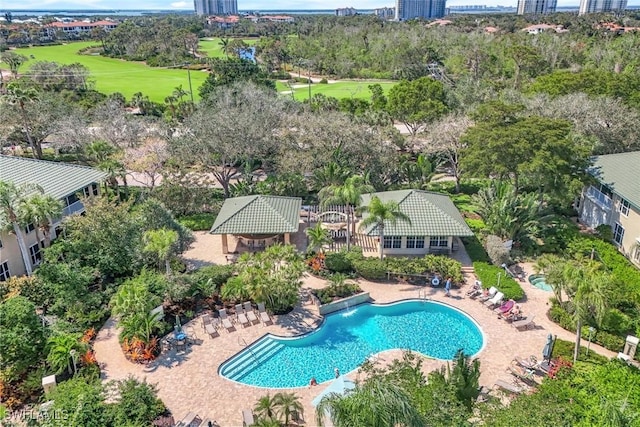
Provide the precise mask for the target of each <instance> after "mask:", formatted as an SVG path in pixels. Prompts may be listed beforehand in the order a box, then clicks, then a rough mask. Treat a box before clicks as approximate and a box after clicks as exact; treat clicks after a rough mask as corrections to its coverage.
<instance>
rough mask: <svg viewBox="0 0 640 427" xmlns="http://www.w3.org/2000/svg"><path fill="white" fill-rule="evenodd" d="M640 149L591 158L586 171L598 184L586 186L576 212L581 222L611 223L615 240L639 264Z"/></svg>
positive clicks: (589, 224)
mask: <svg viewBox="0 0 640 427" xmlns="http://www.w3.org/2000/svg"><path fill="white" fill-rule="evenodd" d="M638 164H640V151H634V152H630V153H620V154H607V155H604V156H597V157H595V158H594V164H593V167H592V168H590V169H589V173H590V174H591V175H593V176H594V177H595V178H596V180H597V183H596V184H594V185H590V186H588V187H586V188H585V189H584V190H583V192H582V197H581V198H580V205H579V206H578V208H579V209H578V211H579V212H580V217H579V220H580V222H581V223H582V224H584V225H586V226H588V227H590V228H596V227H597V226H599V225H602V224H606V225H609V226H611V230H612V231H613V240H614V243H615V244H616V245H617V246H618V248H619V249H620V251H621V252H623V253H624V254H625V255H626V256H627V257H629V259H630V260H631V261H632V262H633V263H634V264H636V265H637V266H640V178H639V177H638Z"/></svg>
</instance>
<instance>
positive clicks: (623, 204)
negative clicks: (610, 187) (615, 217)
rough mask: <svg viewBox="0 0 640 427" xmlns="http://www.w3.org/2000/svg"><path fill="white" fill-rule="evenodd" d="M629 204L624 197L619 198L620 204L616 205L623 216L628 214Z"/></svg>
mask: <svg viewBox="0 0 640 427" xmlns="http://www.w3.org/2000/svg"><path fill="white" fill-rule="evenodd" d="M630 207H631V205H630V204H629V202H627V201H626V200H625V199H620V205H619V206H618V212H620V213H621V214H622V215H624V216H629V208H630Z"/></svg>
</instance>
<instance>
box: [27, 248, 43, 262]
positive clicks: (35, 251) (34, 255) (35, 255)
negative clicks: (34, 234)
mask: <svg viewBox="0 0 640 427" xmlns="http://www.w3.org/2000/svg"><path fill="white" fill-rule="evenodd" d="M29 255H31V264H32V265H38V264H40V261H42V252H40V244H39V243H36V244H35V245H33V246H31V247H30V248H29Z"/></svg>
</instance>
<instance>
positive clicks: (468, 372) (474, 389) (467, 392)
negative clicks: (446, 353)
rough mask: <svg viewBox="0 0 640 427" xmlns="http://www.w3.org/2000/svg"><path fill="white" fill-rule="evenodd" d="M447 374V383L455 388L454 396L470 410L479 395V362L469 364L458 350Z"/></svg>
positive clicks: (474, 361) (476, 360)
mask: <svg viewBox="0 0 640 427" xmlns="http://www.w3.org/2000/svg"><path fill="white" fill-rule="evenodd" d="M448 368H449V367H448V365H447V370H448V371H449V372H448V382H449V383H451V384H453V385H454V386H455V388H456V395H457V396H458V399H459V400H460V401H461V402H462V403H464V405H465V406H466V407H467V408H468V409H469V410H471V407H472V405H473V402H475V400H476V399H477V398H478V395H479V394H480V386H479V383H478V380H479V379H480V361H479V360H478V359H475V360H473V361H472V362H471V363H469V359H468V358H467V356H465V354H464V352H463V351H462V350H459V351H458V353H457V354H456V357H455V358H454V363H453V369H451V370H449V369H448Z"/></svg>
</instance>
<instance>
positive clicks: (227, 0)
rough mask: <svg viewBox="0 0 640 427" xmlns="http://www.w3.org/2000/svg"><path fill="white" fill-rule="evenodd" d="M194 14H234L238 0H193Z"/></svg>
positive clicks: (236, 10)
mask: <svg viewBox="0 0 640 427" xmlns="http://www.w3.org/2000/svg"><path fill="white" fill-rule="evenodd" d="M193 6H194V8H195V9H196V15H236V14H237V13H238V0H194V1H193Z"/></svg>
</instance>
